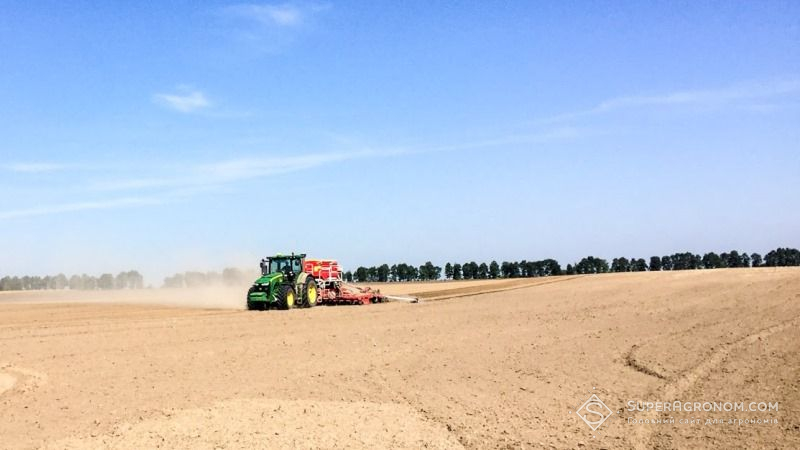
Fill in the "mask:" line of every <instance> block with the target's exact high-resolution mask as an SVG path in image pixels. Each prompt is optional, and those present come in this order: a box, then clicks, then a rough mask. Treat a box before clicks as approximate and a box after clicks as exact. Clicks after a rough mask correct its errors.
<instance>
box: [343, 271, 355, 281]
mask: <svg viewBox="0 0 800 450" xmlns="http://www.w3.org/2000/svg"><path fill="white" fill-rule="evenodd" d="M344 281H347V282H348V283H352V282H353V272H350V271H349V270H348V271H347V272H345V273H344Z"/></svg>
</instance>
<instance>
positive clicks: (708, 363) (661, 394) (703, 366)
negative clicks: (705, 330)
mask: <svg viewBox="0 0 800 450" xmlns="http://www.w3.org/2000/svg"><path fill="white" fill-rule="evenodd" d="M798 325H800V316H797V317H794V318H793V319H789V320H785V321H783V322H780V323H777V324H775V325H772V326H769V327H767V328H762V329H761V330H760V331H758V332H756V333H753V334H749V335H747V336H744V337H741V338H739V339H737V340H736V341H734V342H731V343H728V344H722V345H719V346H718V347H717V349H718V350H716V351H714V352H713V353H712V354H711V355H709V356H708V357H707V358H705V359H704V360H703V362H702V363H700V364H698V365H697V366H695V367H694V368H692V369H689V370H687V371H685V372H684V373H683V374H681V375H680V376H678V377H676V378H674V379H667V382H666V383H665V384H664V385H662V386H661V387H660V388H659V389H657V390H656V391H653V392H651V393H650V394H649V395H653V396H656V397H657V398H664V399H676V398H678V397H679V396H680V395H682V394H683V393H685V392H686V391H688V390H689V388H691V387H692V385H694V384H695V383H696V382H697V380H699V379H701V378H703V377H704V376H706V375H707V374H709V373H711V372H712V371H713V370H714V369H715V368H717V367H719V366H720V365H721V364H722V362H723V361H724V360H725V358H727V357H728V356H729V355H730V354H731V351H733V350H735V349H739V348H742V347H744V346H746V345H748V344H752V343H755V342H756V341H758V340H760V339H764V338H766V337H769V336H771V335H773V334H775V333H778V332H780V331H783V330H785V329H786V328H789V327H792V326H798ZM634 347H635V348H636V346H634ZM632 351H633V349H632ZM642 369H644V370H640V369H638V368H636V370H638V371H640V372H643V373H647V374H648V375H652V374H651V373H648V372H654V373H658V372H656V371H654V370H653V369H650V368H648V367H646V366H643V367H642ZM654 376H657V375H654ZM658 415H659V414H658V412H657V411H652V412H651V413H649V414H646V416H645V417H643V419H650V420H653V419H656V418H657V417H658ZM636 431H637V432H636V434H635V435H634V439H633V442H632V444H633V446H634V448H635V449H637V450H646V449H651V448H656V446H655V445H653V443H652V440H653V436H654V434H655V429H654V428H653V427H647V426H639V427H636Z"/></svg>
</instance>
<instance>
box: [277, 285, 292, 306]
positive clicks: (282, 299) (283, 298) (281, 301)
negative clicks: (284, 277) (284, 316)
mask: <svg viewBox="0 0 800 450" xmlns="http://www.w3.org/2000/svg"><path fill="white" fill-rule="evenodd" d="M294 302H295V296H294V289H292V286H291V285H288V284H286V285H283V286H280V287H279V288H278V309H291V308H294Z"/></svg>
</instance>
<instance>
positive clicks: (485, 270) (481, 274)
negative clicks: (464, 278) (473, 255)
mask: <svg viewBox="0 0 800 450" xmlns="http://www.w3.org/2000/svg"><path fill="white" fill-rule="evenodd" d="M478 278H480V279H481V280H485V279H487V278H489V266H487V265H486V263H481V265H480V266H478Z"/></svg>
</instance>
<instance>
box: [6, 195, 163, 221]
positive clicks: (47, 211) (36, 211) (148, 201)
mask: <svg viewBox="0 0 800 450" xmlns="http://www.w3.org/2000/svg"><path fill="white" fill-rule="evenodd" d="M162 202H163V200H161V199H159V198H154V197H151V198H140V197H125V198H117V199H111V200H103V201H92V202H76V203H64V204H57V205H45V206H38V207H36V208H25V209H17V210H9V211H0V220H4V219H18V218H22V217H31V216H45V215H51V214H58V213H66V212H74V211H87V210H94V209H111V208H123V207H131V206H142V205H155V204H159V203H162Z"/></svg>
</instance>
